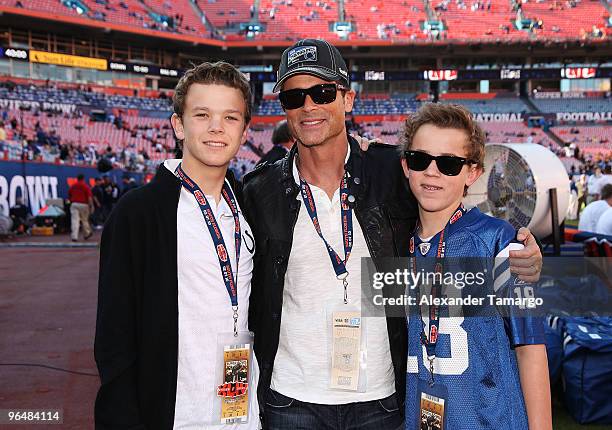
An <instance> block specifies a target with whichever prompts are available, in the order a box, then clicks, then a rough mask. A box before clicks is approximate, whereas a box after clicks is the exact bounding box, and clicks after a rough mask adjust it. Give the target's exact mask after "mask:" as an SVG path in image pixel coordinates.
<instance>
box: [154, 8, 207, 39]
mask: <svg viewBox="0 0 612 430" xmlns="http://www.w3.org/2000/svg"><path fill="white" fill-rule="evenodd" d="M145 3H146V4H147V5H149V7H151V8H152V9H153V10H154V11H155V12H156V13H159V14H161V15H166V16H169V17H171V18H173V19H174V20H175V21H174V23H175V27H176V28H177V29H178V30H179V33H194V34H203V33H205V32H206V31H207V29H206V26H205V25H204V24H203V23H202V21H201V19H200V17H199V15H198V14H197V13H196V11H195V10H194V9H193V7H192V6H191V4H190V2H189V0H145ZM177 15H178V17H179V21H178V22H177V21H176V18H177Z"/></svg>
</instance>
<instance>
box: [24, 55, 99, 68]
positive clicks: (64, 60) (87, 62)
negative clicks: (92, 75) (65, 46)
mask: <svg viewBox="0 0 612 430" xmlns="http://www.w3.org/2000/svg"><path fill="white" fill-rule="evenodd" d="M30 61H31V62H32V63H46V64H57V65H60V66H68V67H82V68H84V69H98V70H106V69H107V61H106V60H105V59H104V58H92V57H81V56H78V55H67V54H57V53H54V52H44V51H35V50H30Z"/></svg>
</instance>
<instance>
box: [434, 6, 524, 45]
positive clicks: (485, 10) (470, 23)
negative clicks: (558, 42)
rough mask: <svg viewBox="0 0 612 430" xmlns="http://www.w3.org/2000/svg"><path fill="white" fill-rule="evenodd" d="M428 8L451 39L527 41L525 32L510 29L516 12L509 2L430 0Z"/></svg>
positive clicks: (512, 27)
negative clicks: (436, 16) (429, 7)
mask: <svg viewBox="0 0 612 430" xmlns="http://www.w3.org/2000/svg"><path fill="white" fill-rule="evenodd" d="M489 4H490V8H489V6H488V5H489ZM430 5H431V8H432V9H435V10H436V13H437V14H438V16H439V18H440V19H441V20H443V21H444V22H445V24H446V27H447V28H448V34H447V35H448V37H449V38H451V39H463V40H470V39H477V40H481V39H493V40H495V39H498V38H503V39H504V40H505V41H507V40H513V39H515V40H524V39H528V38H529V34H528V33H527V32H524V31H518V30H516V29H515V28H514V26H513V24H512V21H513V20H514V19H516V13H515V12H513V11H512V8H511V6H510V0H490V1H488V0H433V1H430ZM476 5H478V7H476ZM444 9H446V10H444Z"/></svg>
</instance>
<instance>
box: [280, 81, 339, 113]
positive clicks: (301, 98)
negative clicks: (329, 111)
mask: <svg viewBox="0 0 612 430" xmlns="http://www.w3.org/2000/svg"><path fill="white" fill-rule="evenodd" d="M346 89H347V88H345V87H343V86H342V85H338V84H333V83H330V84H319V85H315V86H313V87H310V88H295V89H292V90H287V91H281V92H280V93H279V95H278V98H279V100H280V102H281V105H282V106H283V108H284V109H297V108H300V107H302V106H304V102H305V101H306V96H310V98H311V99H312V101H313V102H315V103H316V104H318V105H326V104H329V103H331V102H333V101H334V100H336V94H337V91H338V90H341V91H342V90H346Z"/></svg>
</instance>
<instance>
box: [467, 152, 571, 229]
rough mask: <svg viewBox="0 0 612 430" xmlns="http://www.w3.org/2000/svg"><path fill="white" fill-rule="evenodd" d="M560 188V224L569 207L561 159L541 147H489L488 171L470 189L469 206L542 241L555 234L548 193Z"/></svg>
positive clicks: (567, 189) (487, 156)
mask: <svg viewBox="0 0 612 430" xmlns="http://www.w3.org/2000/svg"><path fill="white" fill-rule="evenodd" d="M551 188H556V189H557V205H558V208H559V223H561V222H563V219H564V218H565V214H566V213H567V207H568V206H569V195H570V187H569V178H568V174H567V171H566V169H565V167H564V166H563V163H561V160H559V158H558V157H557V156H556V155H555V154H554V153H552V152H551V151H550V150H548V149H546V148H544V147H543V146H541V145H536V144H529V143H520V144H512V143H511V144H489V145H487V146H486V148H485V172H484V174H483V175H482V176H481V177H480V178H479V179H478V181H476V182H475V183H474V184H473V185H472V186H471V187H470V188H469V190H468V195H467V196H466V197H465V199H464V204H465V205H466V206H478V209H480V210H481V211H482V212H483V213H486V214H489V215H492V216H494V217H496V218H500V219H504V220H506V221H508V222H509V223H510V224H512V225H513V226H514V227H516V228H517V229H518V228H519V227H528V228H529V229H530V230H531V231H532V233H533V234H534V235H536V236H538V237H540V238H543V237H546V236H548V235H549V234H550V233H552V221H551V219H552V218H551V209H550V197H549V191H548V190H550V189H551Z"/></svg>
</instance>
